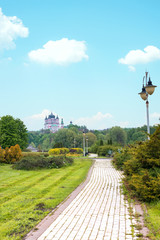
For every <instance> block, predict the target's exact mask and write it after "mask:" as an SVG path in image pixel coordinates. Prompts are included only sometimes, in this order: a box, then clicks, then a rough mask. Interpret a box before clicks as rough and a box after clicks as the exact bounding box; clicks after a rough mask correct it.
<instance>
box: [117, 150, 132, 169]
mask: <svg viewBox="0 0 160 240" xmlns="http://www.w3.org/2000/svg"><path fill="white" fill-rule="evenodd" d="M130 158H131V153H130V148H128V147H124V148H123V149H121V150H120V151H117V152H116V153H115V154H114V159H113V162H114V163H115V165H116V166H117V167H118V169H120V170H123V165H124V163H125V162H126V161H128V160H129V159H130Z"/></svg>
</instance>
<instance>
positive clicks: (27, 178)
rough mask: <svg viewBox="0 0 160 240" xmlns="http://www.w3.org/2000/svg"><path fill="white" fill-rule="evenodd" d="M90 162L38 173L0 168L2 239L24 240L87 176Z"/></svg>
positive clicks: (75, 161) (3, 166)
mask: <svg viewBox="0 0 160 240" xmlns="http://www.w3.org/2000/svg"><path fill="white" fill-rule="evenodd" d="M91 163H92V162H91V160H87V159H85V160H84V159H78V158H77V159H75V160H74V164H73V165H72V166H69V167H66V168H61V169H45V170H44V169H43V170H37V171H22V170H13V169H12V168H11V165H0V239H3V240H13V239H14V240H18V239H22V238H23V237H24V236H25V234H26V233H27V232H29V231H30V230H31V229H32V228H33V227H34V226H35V225H36V224H37V223H38V222H40V220H41V219H43V218H44V217H45V216H46V215H47V214H48V213H49V212H50V211H51V210H52V209H54V208H55V207H56V206H57V205H58V204H59V203H60V202H62V201H63V200H64V199H65V198H66V197H67V196H68V195H69V194H70V193H71V192H72V191H73V190H74V189H75V188H76V187H77V186H78V185H79V184H80V183H81V182H82V181H83V180H84V179H85V177H86V174H87V172H88V170H89V168H90V166H91Z"/></svg>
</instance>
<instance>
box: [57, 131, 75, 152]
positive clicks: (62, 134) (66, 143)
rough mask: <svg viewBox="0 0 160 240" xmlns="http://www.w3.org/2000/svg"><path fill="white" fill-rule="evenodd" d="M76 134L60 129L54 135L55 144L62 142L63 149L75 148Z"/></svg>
mask: <svg viewBox="0 0 160 240" xmlns="http://www.w3.org/2000/svg"><path fill="white" fill-rule="evenodd" d="M75 135H76V134H75V132H74V131H72V130H70V129H65V128H64V129H60V130H59V131H58V132H56V133H55V134H54V141H55V143H58V142H61V143H62V145H63V147H65V148H72V147H74V139H75Z"/></svg>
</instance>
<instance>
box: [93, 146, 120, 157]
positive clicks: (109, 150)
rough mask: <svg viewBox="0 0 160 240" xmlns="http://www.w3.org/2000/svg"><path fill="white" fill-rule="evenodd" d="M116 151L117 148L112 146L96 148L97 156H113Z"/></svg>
mask: <svg viewBox="0 0 160 240" xmlns="http://www.w3.org/2000/svg"><path fill="white" fill-rule="evenodd" d="M117 150H118V147H115V146H112V145H104V146H99V147H98V150H97V153H98V156H110V155H112V154H113V152H116V151H117Z"/></svg>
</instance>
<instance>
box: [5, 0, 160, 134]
mask: <svg viewBox="0 0 160 240" xmlns="http://www.w3.org/2000/svg"><path fill="white" fill-rule="evenodd" d="M0 8H1V14H0V69H1V71H0V73H1V74H0V82H1V92H0V102H1V108H0V116H4V115H7V114H9V115H12V116H14V117H15V118H20V119H22V120H23V121H24V122H25V124H26V126H27V128H28V129H29V130H38V129H41V128H43V123H44V117H45V115H46V114H49V113H50V111H52V112H53V113H55V114H58V115H59V116H60V117H63V118H64V123H65V124H66V125H67V124H68V123H69V121H70V120H72V121H73V123H76V124H79V125H86V126H87V127H88V128H89V129H104V128H109V127H112V126H121V127H137V126H143V125H144V124H146V109H145V102H144V101H143V100H141V99H140V96H139V95H138V93H139V92H140V91H141V88H142V79H143V76H144V73H145V71H146V70H147V71H149V73H150V76H151V80H152V82H153V84H155V85H157V86H158V87H157V88H156V90H155V93H154V94H153V95H152V96H150V97H149V102H150V109H149V111H150V124H151V125H153V124H157V123H159V117H160V109H159V108H160V107H159V105H160V85H159V79H160V31H159V24H160V14H159V9H160V1H158V0H154V1H150V0H145V1H144V0H141V1H137V0H135V1H128V0H122V1H118V0H117V1H114V0H113V1H106V0H99V1H95V0H92V1H91V0H88V1H86V0H79V1H73V0H68V1H66V0H46V1H42V0H34V1H33V0H27V1H21V0H14V1H13V0H1V1H0Z"/></svg>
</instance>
